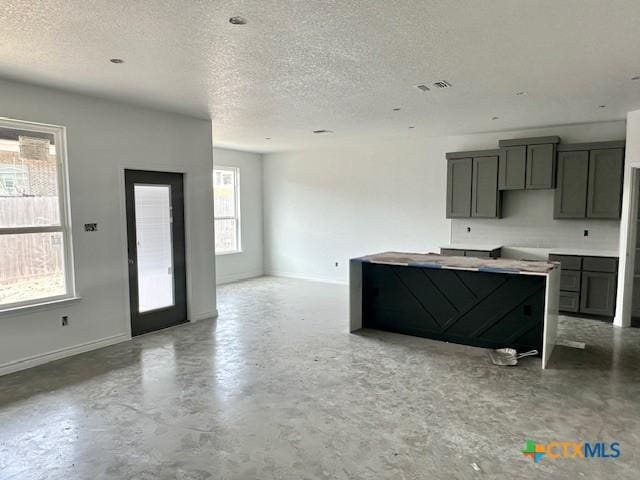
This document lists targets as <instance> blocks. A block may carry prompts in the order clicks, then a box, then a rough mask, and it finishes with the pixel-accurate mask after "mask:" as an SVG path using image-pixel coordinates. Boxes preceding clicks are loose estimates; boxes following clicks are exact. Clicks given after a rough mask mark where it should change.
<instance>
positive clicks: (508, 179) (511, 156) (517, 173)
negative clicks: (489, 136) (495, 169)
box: [498, 145, 527, 190]
mask: <svg viewBox="0 0 640 480" xmlns="http://www.w3.org/2000/svg"><path fill="white" fill-rule="evenodd" d="M526 163H527V147H526V146H525V145H518V146H516V147H503V148H502V150H501V151H500V172H499V175H498V189H500V190H524V185H525V182H524V180H525V170H526V169H525V165H526Z"/></svg>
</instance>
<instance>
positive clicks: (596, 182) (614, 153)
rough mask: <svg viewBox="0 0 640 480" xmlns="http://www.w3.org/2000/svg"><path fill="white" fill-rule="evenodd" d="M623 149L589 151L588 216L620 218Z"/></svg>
mask: <svg viewBox="0 0 640 480" xmlns="http://www.w3.org/2000/svg"><path fill="white" fill-rule="evenodd" d="M622 158H623V150H622V149H621V148H605V149H602V150H591V152H589V195H588V198H587V217H588V218H614V219H617V218H620V207H621V205H622V168H623V161H622Z"/></svg>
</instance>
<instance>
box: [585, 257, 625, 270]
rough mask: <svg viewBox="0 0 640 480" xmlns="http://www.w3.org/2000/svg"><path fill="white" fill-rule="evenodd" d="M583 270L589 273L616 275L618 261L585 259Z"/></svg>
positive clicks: (597, 258) (594, 258)
mask: <svg viewBox="0 0 640 480" xmlns="http://www.w3.org/2000/svg"><path fill="white" fill-rule="evenodd" d="M582 269H583V270H585V271H587V272H605V273H616V272H617V271H618V259H617V258H608V257H584V258H583V259H582Z"/></svg>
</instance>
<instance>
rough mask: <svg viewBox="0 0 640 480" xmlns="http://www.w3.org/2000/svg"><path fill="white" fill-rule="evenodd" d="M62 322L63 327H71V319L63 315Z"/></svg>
mask: <svg viewBox="0 0 640 480" xmlns="http://www.w3.org/2000/svg"><path fill="white" fill-rule="evenodd" d="M61 320H62V326H63V327H66V326H67V325H69V317H68V316H67V315H63V316H62V319H61Z"/></svg>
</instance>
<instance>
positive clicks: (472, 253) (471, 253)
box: [464, 250, 491, 258]
mask: <svg viewBox="0 0 640 480" xmlns="http://www.w3.org/2000/svg"><path fill="white" fill-rule="evenodd" d="M464 256H465V257H476V258H490V257H491V252H489V251H487V250H467V251H466V252H464Z"/></svg>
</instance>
